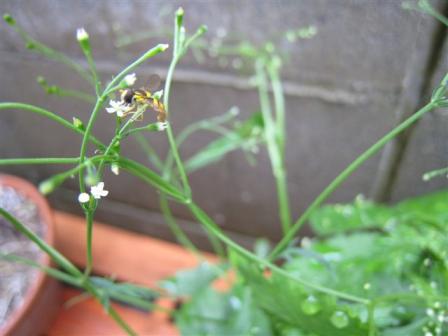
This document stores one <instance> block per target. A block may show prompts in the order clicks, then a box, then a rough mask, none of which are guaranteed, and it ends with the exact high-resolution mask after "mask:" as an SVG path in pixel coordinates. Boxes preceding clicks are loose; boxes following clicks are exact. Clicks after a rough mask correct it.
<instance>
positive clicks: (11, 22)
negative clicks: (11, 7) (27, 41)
mask: <svg viewBox="0 0 448 336" xmlns="http://www.w3.org/2000/svg"><path fill="white" fill-rule="evenodd" d="M3 20H5V22H6V23H7V24H9V25H10V26H14V25H15V24H16V20H14V18H13V17H12V16H11V14H9V13H6V14H4V15H3Z"/></svg>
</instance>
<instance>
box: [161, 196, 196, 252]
mask: <svg viewBox="0 0 448 336" xmlns="http://www.w3.org/2000/svg"><path fill="white" fill-rule="evenodd" d="M160 210H161V211H162V214H163V216H164V218H165V221H166V222H167V223H168V226H169V228H170V230H171V232H172V233H173V234H174V236H175V237H176V240H177V241H178V242H179V244H181V245H182V246H183V247H185V248H186V249H187V250H188V251H190V252H192V253H193V254H194V255H195V256H198V255H199V251H198V249H197V248H196V246H195V245H194V244H193V242H192V241H191V240H190V239H189V238H188V236H187V235H186V234H185V233H184V231H183V230H182V228H181V227H180V226H179V225H178V224H177V221H176V219H175V218H174V217H173V214H172V212H171V209H170V206H169V203H168V199H167V198H166V196H165V194H161V195H160Z"/></svg>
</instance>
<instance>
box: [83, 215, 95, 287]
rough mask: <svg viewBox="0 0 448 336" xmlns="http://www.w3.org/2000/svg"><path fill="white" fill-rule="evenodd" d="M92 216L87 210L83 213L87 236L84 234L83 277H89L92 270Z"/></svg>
mask: <svg viewBox="0 0 448 336" xmlns="http://www.w3.org/2000/svg"><path fill="white" fill-rule="evenodd" d="M93 215H94V211H92V210H90V209H88V210H86V211H85V217H86V224H87V234H86V243H87V251H86V268H85V270H84V277H85V278H87V277H89V275H90V273H91V272H92V269H93V253H92V236H93Z"/></svg>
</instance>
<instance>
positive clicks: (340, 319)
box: [330, 311, 349, 329]
mask: <svg viewBox="0 0 448 336" xmlns="http://www.w3.org/2000/svg"><path fill="white" fill-rule="evenodd" d="M330 320H331V323H333V325H334V326H335V327H336V328H338V329H342V328H345V327H346V326H348V323H349V319H348V316H347V314H345V313H344V312H342V311H335V312H334V314H333V315H332V316H331V319H330Z"/></svg>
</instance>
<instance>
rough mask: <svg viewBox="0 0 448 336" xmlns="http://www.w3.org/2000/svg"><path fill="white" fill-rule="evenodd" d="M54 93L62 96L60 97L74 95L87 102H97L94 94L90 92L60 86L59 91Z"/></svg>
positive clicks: (73, 96)
mask: <svg viewBox="0 0 448 336" xmlns="http://www.w3.org/2000/svg"><path fill="white" fill-rule="evenodd" d="M54 95H57V96H60V97H72V98H76V99H79V100H82V101H84V102H86V103H91V104H93V103H95V101H96V99H95V97H94V96H92V95H89V94H88V93H84V92H81V91H77V90H67V89H62V88H59V89H58V92H57V93H54Z"/></svg>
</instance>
